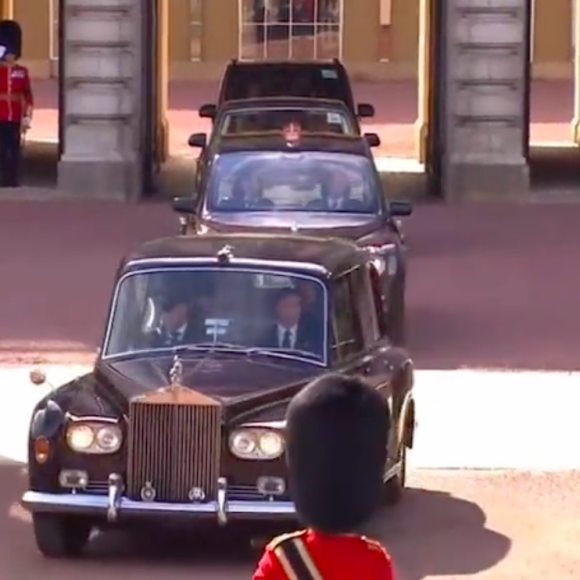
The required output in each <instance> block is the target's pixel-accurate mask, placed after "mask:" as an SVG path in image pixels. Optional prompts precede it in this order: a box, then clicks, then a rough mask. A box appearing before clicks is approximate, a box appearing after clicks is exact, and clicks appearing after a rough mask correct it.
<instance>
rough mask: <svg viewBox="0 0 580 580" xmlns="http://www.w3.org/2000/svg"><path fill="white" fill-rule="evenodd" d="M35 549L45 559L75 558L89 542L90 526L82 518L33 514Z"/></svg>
mask: <svg viewBox="0 0 580 580" xmlns="http://www.w3.org/2000/svg"><path fill="white" fill-rule="evenodd" d="M32 525H33V529H34V539H35V540H36V547H37V548H38V550H39V551H40V553H41V554H42V555H43V556H44V557H45V558H54V559H57V558H58V559H61V558H77V557H79V556H81V555H82V553H83V550H84V548H85V546H86V545H87V543H88V541H89V537H90V535H91V530H92V526H91V524H90V522H88V521H87V520H85V519H84V518H82V517H74V516H62V515H56V514H33V515H32Z"/></svg>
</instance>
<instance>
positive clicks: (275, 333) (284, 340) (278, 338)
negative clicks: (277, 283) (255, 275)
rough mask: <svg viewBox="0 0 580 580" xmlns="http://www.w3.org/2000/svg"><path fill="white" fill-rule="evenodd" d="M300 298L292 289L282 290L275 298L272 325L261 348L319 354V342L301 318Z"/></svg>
mask: <svg viewBox="0 0 580 580" xmlns="http://www.w3.org/2000/svg"><path fill="white" fill-rule="evenodd" d="M303 312H304V310H303V304H302V296H301V294H300V292H299V291H298V290H296V289H294V288H284V289H283V290H281V291H280V293H279V294H278V295H277V297H276V303H275V306H274V323H273V324H272V325H271V326H270V328H269V329H268V330H267V332H266V335H265V336H264V339H263V340H262V341H261V346H262V347H263V348H281V349H287V350H294V349H295V350H307V351H310V352H312V353H316V354H319V353H320V350H321V348H320V340H316V338H317V337H316V334H315V333H314V332H313V329H312V328H310V327H309V326H308V325H307V324H306V323H305V321H304V319H303V318H302V315H303Z"/></svg>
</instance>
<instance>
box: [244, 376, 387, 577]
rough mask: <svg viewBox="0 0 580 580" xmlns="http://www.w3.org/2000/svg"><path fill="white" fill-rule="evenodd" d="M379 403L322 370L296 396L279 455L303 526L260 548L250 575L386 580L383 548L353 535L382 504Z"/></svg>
mask: <svg viewBox="0 0 580 580" xmlns="http://www.w3.org/2000/svg"><path fill="white" fill-rule="evenodd" d="M390 428H391V425H390V419H389V412H388V408H387V404H386V402H385V401H384V400H383V398H382V397H381V395H380V394H379V393H378V392H377V391H376V390H375V389H373V388H372V387H370V386H369V385H367V384H366V383H364V382H362V381H360V380H358V379H356V378H351V377H346V376H342V375H334V374H332V375H325V376H323V377H320V378H318V379H316V380H315V381H313V382H312V383H310V384H309V385H308V386H307V387H305V388H304V389H303V390H302V391H301V392H300V393H298V394H297V395H296V396H295V397H294V399H293V400H292V401H291V402H290V405H289V406H288V411H287V414H286V459H287V462H288V471H289V486H290V490H291V492H292V497H293V500H294V503H295V505H296V511H297V514H298V517H299V519H300V521H301V522H302V524H304V525H305V526H306V529H304V530H301V531H298V532H294V533H291V534H285V535H282V536H279V537H277V538H275V539H274V540H272V541H271V542H270V544H269V545H268V546H267V547H266V549H265V552H264V554H263V555H262V558H261V559H260V562H259V563H258V567H257V569H256V571H255V572H254V576H253V580H356V579H360V580H392V579H393V577H394V574H393V566H392V563H391V558H390V556H389V554H388V553H387V551H386V550H385V549H384V548H383V546H382V545H381V544H380V543H379V542H376V541H374V540H370V539H368V538H366V537H365V536H362V535H359V534H357V533H356V530H357V529H360V526H361V525H362V524H364V523H365V522H366V521H368V520H369V519H370V517H371V516H372V515H373V513H374V512H375V511H376V510H377V509H378V507H379V506H380V504H381V499H382V494H383V473H384V466H385V461H386V453H387V451H386V450H387V440H388V434H389V430H390Z"/></svg>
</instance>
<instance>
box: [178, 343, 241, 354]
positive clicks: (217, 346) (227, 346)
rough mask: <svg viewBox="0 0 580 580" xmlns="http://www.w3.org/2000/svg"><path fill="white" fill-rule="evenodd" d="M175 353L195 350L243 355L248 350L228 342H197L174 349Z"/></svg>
mask: <svg viewBox="0 0 580 580" xmlns="http://www.w3.org/2000/svg"><path fill="white" fill-rule="evenodd" d="M174 350H175V352H176V353H180V352H195V351H196V350H216V351H217V350H221V351H233V352H242V353H245V352H246V350H248V348H247V347H245V346H240V345H239V344H232V343H229V342H199V343H194V344H184V345H180V346H176V347H175V348H174Z"/></svg>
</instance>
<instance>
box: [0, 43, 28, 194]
mask: <svg viewBox="0 0 580 580" xmlns="http://www.w3.org/2000/svg"><path fill="white" fill-rule="evenodd" d="M4 49H5V53H4V56H3V57H2V58H1V60H0V187H18V185H19V180H20V156H21V150H22V135H23V133H25V132H26V131H28V129H30V124H31V121H32V109H33V104H34V102H33V97H32V87H31V83H30V76H29V74H28V69H27V68H26V67H25V66H22V65H20V64H18V62H17V54H16V50H14V49H13V48H11V46H10V45H9V44H7V45H6V46H5V47H4ZM0 52H2V51H0Z"/></svg>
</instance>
